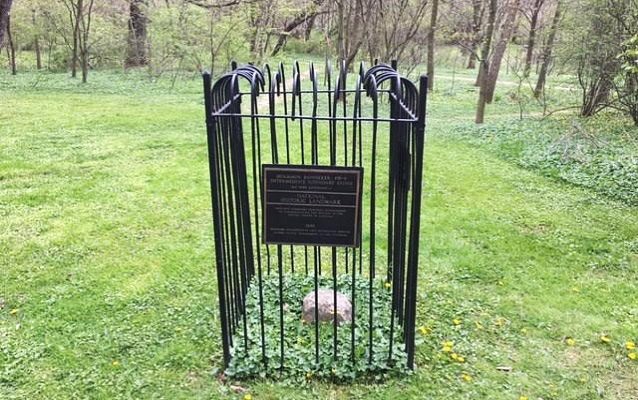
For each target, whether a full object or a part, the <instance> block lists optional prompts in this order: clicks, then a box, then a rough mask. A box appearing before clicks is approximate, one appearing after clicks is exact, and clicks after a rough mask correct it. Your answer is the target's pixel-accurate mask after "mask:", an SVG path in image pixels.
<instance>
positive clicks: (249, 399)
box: [244, 393, 253, 400]
mask: <svg viewBox="0 0 638 400" xmlns="http://www.w3.org/2000/svg"><path fill="white" fill-rule="evenodd" d="M244 400H253V396H252V395H251V394H250V393H246V394H245V395H244Z"/></svg>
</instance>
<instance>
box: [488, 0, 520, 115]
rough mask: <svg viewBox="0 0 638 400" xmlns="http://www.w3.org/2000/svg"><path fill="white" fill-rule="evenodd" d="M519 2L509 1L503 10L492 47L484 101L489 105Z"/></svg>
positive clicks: (513, 25)
mask: <svg viewBox="0 0 638 400" xmlns="http://www.w3.org/2000/svg"><path fill="white" fill-rule="evenodd" d="M519 4H520V0H510V1H509V2H508V3H507V7H506V10H505V20H504V21H503V24H502V25H501V29H500V35H499V39H498V41H497V42H496V45H495V46H494V54H492V59H491V61H490V68H489V70H488V74H487V82H485V84H486V86H487V87H486V101H487V103H488V104H489V103H491V102H492V100H493V99H494V91H495V90H496V81H497V80H498V74H499V71H500V69H501V62H502V61H503V55H504V54H505V50H506V49H507V44H508V43H509V41H510V39H511V38H512V34H513V33H514V28H515V25H516V24H515V22H516V17H517V16H518V11H519Z"/></svg>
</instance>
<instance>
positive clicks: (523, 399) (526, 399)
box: [518, 396, 529, 400]
mask: <svg viewBox="0 0 638 400" xmlns="http://www.w3.org/2000/svg"><path fill="white" fill-rule="evenodd" d="M518 400H529V397H527V396H521V397H519V398H518Z"/></svg>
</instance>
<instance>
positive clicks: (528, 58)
mask: <svg viewBox="0 0 638 400" xmlns="http://www.w3.org/2000/svg"><path fill="white" fill-rule="evenodd" d="M543 2H544V0H536V1H535V2H534V8H533V9H532V19H531V21H530V23H529V37H528V38H527V53H526V54H525V67H524V68H523V76H524V77H526V78H527V77H528V76H529V71H530V69H531V68H532V57H533V56H534V45H535V44H536V26H537V25H538V15H539V14H540V11H541V7H542V6H543Z"/></svg>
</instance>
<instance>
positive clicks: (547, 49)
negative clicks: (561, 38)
mask: <svg viewBox="0 0 638 400" xmlns="http://www.w3.org/2000/svg"><path fill="white" fill-rule="evenodd" d="M560 19H561V0H557V1H556V9H555V10H554V17H553V18H552V25H551V27H550V28H549V36H548V37H547V42H546V43H545V46H543V55H542V59H543V63H542V64H541V69H540V72H539V73H538V80H537V81H536V87H535V88H534V97H535V98H537V99H538V98H539V97H540V96H541V94H542V92H543V90H544V89H545V80H546V79H547V73H548V71H549V64H550V62H551V60H552V50H553V48H554V41H555V40H556V34H557V33H558V26H559V24H560Z"/></svg>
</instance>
